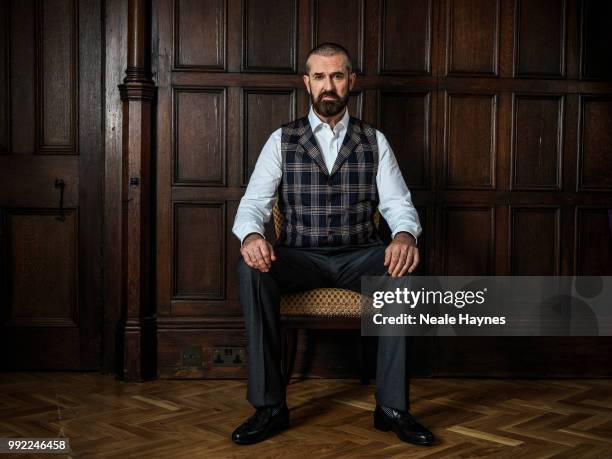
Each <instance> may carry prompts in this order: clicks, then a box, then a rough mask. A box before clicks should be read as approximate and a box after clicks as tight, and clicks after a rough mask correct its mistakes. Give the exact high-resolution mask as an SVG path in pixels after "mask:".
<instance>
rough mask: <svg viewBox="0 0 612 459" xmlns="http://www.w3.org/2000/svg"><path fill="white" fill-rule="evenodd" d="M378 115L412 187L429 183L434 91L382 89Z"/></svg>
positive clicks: (406, 178)
mask: <svg viewBox="0 0 612 459" xmlns="http://www.w3.org/2000/svg"><path fill="white" fill-rule="evenodd" d="M379 109H380V114H379V116H378V119H379V120H380V121H379V124H380V129H381V132H383V133H384V134H385V137H387V140H388V141H389V144H390V145H391V149H392V150H393V152H394V154H395V157H396V158H397V162H398V164H399V166H400V169H401V171H402V174H403V176H404V179H405V180H406V183H407V184H408V186H409V187H410V188H414V189H424V188H428V186H429V170H430V167H429V159H430V151H431V142H430V139H431V136H430V125H431V118H430V116H431V93H428V92H427V93H407V92H404V93H398V92H381V93H380V101H379Z"/></svg>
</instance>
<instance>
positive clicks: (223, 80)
mask: <svg viewBox="0 0 612 459" xmlns="http://www.w3.org/2000/svg"><path fill="white" fill-rule="evenodd" d="M611 5H612V4H611V3H610V2H606V1H594V0H583V1H579V0H529V1H525V0H497V1H495V0H441V1H433V0H430V1H427V0H420V1H417V0H413V1H402V0H357V1H341V0H326V1H317V0H276V1H275V0H267V1H264V0H242V1H239V0H227V1H224V0H207V1H203V0H202V1H200V0H198V1H196V0H174V1H172V0H157V1H155V2H154V6H153V18H154V27H153V28H154V33H153V37H154V45H153V49H154V53H153V54H154V56H153V71H154V78H155V81H156V84H157V85H158V107H157V110H158V111H157V132H156V141H157V146H156V161H157V203H156V208H157V216H156V218H157V235H156V237H157V242H156V249H157V276H156V298H157V314H158V318H157V324H158V340H159V344H158V346H159V347H158V353H159V361H158V362H159V374H160V375H161V376H162V377H168V376H172V377H174V376H184V377H223V376H244V375H245V374H246V370H245V367H244V366H237V367H225V366H217V365H215V364H214V362H213V354H214V350H215V348H224V347H244V346H245V345H246V342H245V336H244V333H243V322H242V308H241V306H240V303H239V301H238V294H237V280H236V275H235V266H236V262H237V260H238V257H239V242H238V240H237V239H236V238H235V237H234V236H233V234H232V233H231V227H232V224H233V221H234V216H235V213H236V209H237V206H238V203H239V200H240V198H241V196H242V194H243V192H244V189H245V185H246V184H247V183H248V178H249V175H250V173H251V171H252V170H253V166H254V164H255V161H256V159H257V156H258V154H259V152H260V149H261V147H262V145H263V143H264V142H265V140H266V139H267V137H268V136H269V134H270V133H271V132H272V131H273V130H274V129H276V128H278V127H279V125H280V124H281V123H283V122H286V121H290V120H292V119H294V118H296V117H299V116H303V115H304V114H306V113H307V110H308V104H309V99H308V97H307V93H306V92H305V90H304V89H303V84H302V79H301V75H300V73H301V72H302V70H303V62H304V59H305V57H306V54H307V52H308V51H309V50H310V49H311V47H312V46H313V45H315V44H317V43H320V42H323V41H335V42H338V43H341V44H343V45H344V46H345V47H346V48H347V49H348V50H349V51H350V52H351V53H352V55H353V57H354V64H355V68H356V69H357V73H358V79H357V85H356V88H355V90H354V93H353V97H352V99H351V103H350V111H351V113H352V114H354V115H356V116H360V117H362V118H363V119H365V120H366V121H368V122H370V123H373V124H374V125H376V126H377V127H378V128H379V129H381V130H382V131H383V132H384V133H385V134H386V135H387V137H388V138H389V140H390V143H391V145H392V147H393V149H394V151H395V154H396V156H397V158H398V161H399V164H400V167H401V169H402V172H403V174H404V177H405V178H406V180H407V182H408V184H409V187H410V189H411V190H412V194H413V199H414V202H415V205H416V206H417V208H418V210H419V215H420V217H421V220H422V224H423V228H424V233H423V236H422V237H421V238H420V242H419V245H420V250H421V254H422V259H423V261H422V264H421V267H420V269H419V271H418V273H419V274H422V275H425V274H445V275H509V274H512V275H570V274H580V275H587V274H592V275H612V237H611V233H612V85H611V84H610V82H611V80H612V51H611V50H612V46H611V45H612V28H611V27H610V26H609V24H610V22H611V21H612V6H611ZM354 339H356V336H354V335H350V336H349V335H347V334H346V333H344V332H343V333H342V334H341V333H340V332H325V333H320V334H317V335H305V336H303V340H302V352H301V355H302V361H301V362H302V363H300V361H298V363H297V365H298V368H300V365H301V364H304V365H305V366H304V367H303V370H304V371H305V372H308V373H310V374H315V375H345V374H351V373H352V372H353V368H352V367H351V365H352V364H353V363H354V361H355V357H354V356H352V353H353V349H354V347H352V346H351V344H352V343H354ZM414 344H415V345H414V346H413V349H414V351H413V374H429V375H442V374H483V375H546V374H556V375H562V374H566V375H570V374H575V375H583V374H584V375H586V374H610V368H609V366H606V365H605V362H606V361H607V357H606V355H610V354H609V353H610V351H611V350H612V342H611V341H610V340H609V339H607V338H524V339H513V338H506V339H495V341H494V342H493V339H492V338H452V339H446V338H419V339H415V340H414ZM200 354H201V355H200ZM194 356H195V362H196V363H194V360H193V358H194ZM306 363H308V365H306Z"/></svg>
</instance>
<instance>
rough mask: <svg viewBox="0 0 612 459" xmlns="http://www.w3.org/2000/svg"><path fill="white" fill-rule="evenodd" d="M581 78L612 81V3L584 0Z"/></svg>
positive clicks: (582, 3)
mask: <svg viewBox="0 0 612 459" xmlns="http://www.w3.org/2000/svg"><path fill="white" fill-rule="evenodd" d="M581 5H582V14H581V17H582V27H581V30H582V43H581V51H582V52H581V56H580V57H581V62H582V73H581V77H582V78H584V79H589V80H608V81H610V80H611V79H612V47H611V46H610V43H612V28H611V27H610V18H612V2H608V1H598V0H582V1H581Z"/></svg>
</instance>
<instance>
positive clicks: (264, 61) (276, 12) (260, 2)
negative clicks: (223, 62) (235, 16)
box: [242, 0, 297, 73]
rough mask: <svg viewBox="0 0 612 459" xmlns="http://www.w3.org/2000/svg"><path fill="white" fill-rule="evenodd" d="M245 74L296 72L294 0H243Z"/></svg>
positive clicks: (295, 2) (295, 13) (243, 65)
mask: <svg viewBox="0 0 612 459" xmlns="http://www.w3.org/2000/svg"><path fill="white" fill-rule="evenodd" d="M242 11H243V15H244V26H243V27H244V30H243V37H244V43H243V45H242V50H243V53H244V55H243V61H242V62H243V63H242V68H243V71H245V72H276V73H279V72H287V73H293V72H296V71H297V60H296V59H297V49H296V48H297V0H271V1H266V0H243V5H242Z"/></svg>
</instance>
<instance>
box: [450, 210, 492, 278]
mask: <svg viewBox="0 0 612 459" xmlns="http://www.w3.org/2000/svg"><path fill="white" fill-rule="evenodd" d="M494 219H495V210H494V209H493V208H492V207H468V206H463V207H460V206H449V207H447V208H446V209H445V214H444V226H443V228H444V275H446V276H489V275H492V274H493V253H494V240H495V239H494V237H493V234H494V226H495V221H494Z"/></svg>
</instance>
